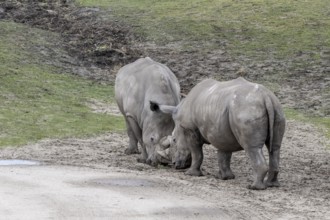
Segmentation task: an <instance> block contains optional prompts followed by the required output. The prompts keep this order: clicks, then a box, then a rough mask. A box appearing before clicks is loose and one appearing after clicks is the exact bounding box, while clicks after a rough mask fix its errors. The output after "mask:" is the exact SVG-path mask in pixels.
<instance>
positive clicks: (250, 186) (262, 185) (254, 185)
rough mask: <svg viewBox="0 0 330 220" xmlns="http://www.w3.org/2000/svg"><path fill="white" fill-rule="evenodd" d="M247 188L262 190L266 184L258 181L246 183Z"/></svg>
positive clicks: (265, 187)
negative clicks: (250, 183)
mask: <svg viewBox="0 0 330 220" xmlns="http://www.w3.org/2000/svg"><path fill="white" fill-rule="evenodd" d="M247 188H248V189H252V190H264V189H267V186H266V184H264V183H259V184H252V185H248V187H247Z"/></svg>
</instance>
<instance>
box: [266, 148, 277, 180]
mask: <svg viewBox="0 0 330 220" xmlns="http://www.w3.org/2000/svg"><path fill="white" fill-rule="evenodd" d="M279 160H280V148H278V149H274V146H273V150H272V151H271V152H269V171H268V177H267V181H266V184H267V186H269V187H273V186H275V187H279V186H280V183H279V182H278V179H277V175H278V170H279Z"/></svg>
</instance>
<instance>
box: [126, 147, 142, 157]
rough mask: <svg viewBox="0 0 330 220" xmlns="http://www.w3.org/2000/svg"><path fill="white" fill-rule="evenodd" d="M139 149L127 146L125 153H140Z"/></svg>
mask: <svg viewBox="0 0 330 220" xmlns="http://www.w3.org/2000/svg"><path fill="white" fill-rule="evenodd" d="M139 153H140V152H139V150H138V149H137V148H130V147H129V148H126V149H125V154H127V155H130V154H139Z"/></svg>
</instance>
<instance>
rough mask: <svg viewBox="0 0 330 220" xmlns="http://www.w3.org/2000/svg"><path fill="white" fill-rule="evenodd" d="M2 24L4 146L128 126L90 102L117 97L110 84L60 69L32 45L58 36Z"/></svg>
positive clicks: (0, 128)
mask: <svg viewBox="0 0 330 220" xmlns="http://www.w3.org/2000/svg"><path fill="white" fill-rule="evenodd" d="M0 29H1V33H0V63H1V65H0V78H1V80H0V147H1V146H8V145H11V146H18V145H23V144H26V143H28V142H31V141H32V142H34V141H38V140H40V139H44V138H62V137H73V136H76V137H83V136H88V135H95V134H98V133H105V132H109V131H122V130H123V129H124V122H123V118H122V117H119V116H112V115H106V114H97V113H93V112H92V110H91V109H90V108H89V107H88V106H87V105H86V103H87V102H88V101H90V100H92V99H93V100H99V101H100V102H105V103H111V102H113V95H114V91H113V87H112V86H109V85H101V84H97V83H94V82H93V81H90V80H86V79H83V78H80V77H77V76H73V75H71V74H60V73H64V72H63V69H61V68H58V67H54V66H53V65H49V64H46V63H44V62H43V61H42V56H43V54H42V53H39V52H38V50H32V48H34V49H35V48H36V47H42V46H44V45H45V44H47V42H58V41H60V39H59V35H57V34H54V33H50V32H46V31H42V30H38V29H34V28H31V27H28V26H24V25H19V24H17V23H13V22H0Z"/></svg>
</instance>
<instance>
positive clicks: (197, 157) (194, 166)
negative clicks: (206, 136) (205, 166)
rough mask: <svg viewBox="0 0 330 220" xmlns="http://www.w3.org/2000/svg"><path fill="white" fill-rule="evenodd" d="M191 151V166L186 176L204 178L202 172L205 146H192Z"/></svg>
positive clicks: (198, 144) (200, 144)
mask: <svg viewBox="0 0 330 220" xmlns="http://www.w3.org/2000/svg"><path fill="white" fill-rule="evenodd" d="M190 151H191V166H190V168H189V169H188V170H187V171H186V173H185V174H187V175H191V176H203V173H202V171H201V165H202V163H203V157H204V156H203V144H202V143H196V144H192V145H190Z"/></svg>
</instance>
